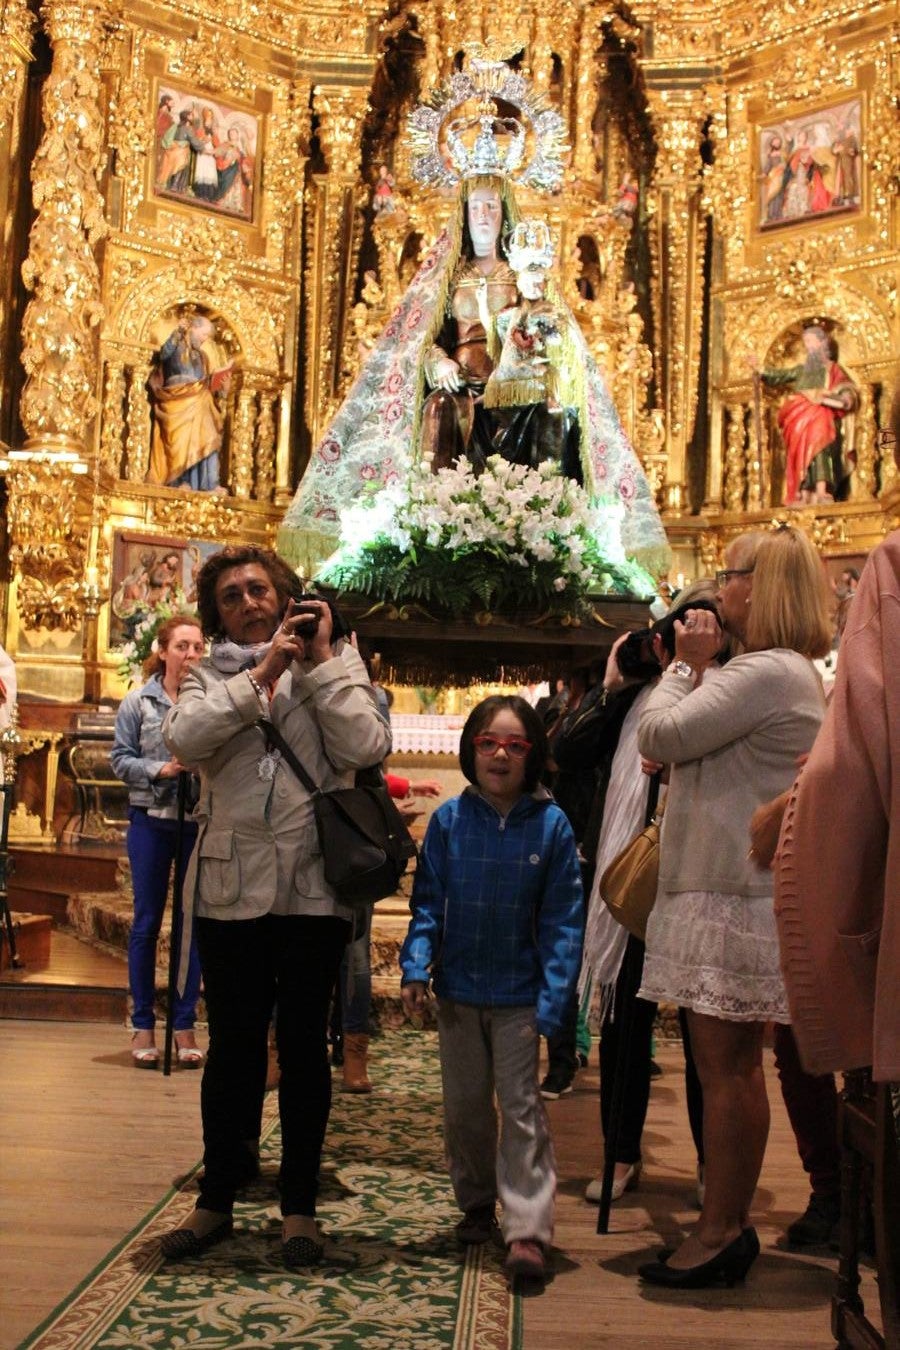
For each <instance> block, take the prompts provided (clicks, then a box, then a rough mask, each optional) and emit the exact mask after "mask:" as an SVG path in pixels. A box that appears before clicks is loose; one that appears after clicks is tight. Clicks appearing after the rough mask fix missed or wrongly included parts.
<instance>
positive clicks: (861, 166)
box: [755, 93, 865, 234]
mask: <svg viewBox="0 0 900 1350" xmlns="http://www.w3.org/2000/svg"><path fill="white" fill-rule="evenodd" d="M863 123H864V100H863V95H862V94H861V93H855V94H853V95H852V96H851V97H850V98H842V99H838V100H834V101H831V102H829V103H825V104H819V105H818V106H816V107H814V108H807V107H804V108H802V109H797V110H796V111H788V112H785V113H783V114H780V115H772V116H768V117H765V118H760V120H759V122H758V123H757V124H756V128H755V155H756V174H755V176H756V188H757V191H756V212H755V225H756V229H757V230H758V231H759V232H760V233H761V234H763V233H764V234H768V233H769V232H771V231H773V230H779V229H782V228H785V227H789V226H791V225H798V224H809V223H811V222H816V223H825V222H827V221H830V220H831V219H834V218H841V219H843V218H846V217H847V216H855V215H860V214H862V212H863V209H864V208H863V198H864V173H865V161H864V125H863Z"/></svg>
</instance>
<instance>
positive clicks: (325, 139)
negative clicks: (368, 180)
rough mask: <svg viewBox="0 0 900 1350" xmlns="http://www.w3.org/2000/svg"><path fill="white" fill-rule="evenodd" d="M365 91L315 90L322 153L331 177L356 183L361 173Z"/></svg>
mask: <svg viewBox="0 0 900 1350" xmlns="http://www.w3.org/2000/svg"><path fill="white" fill-rule="evenodd" d="M367 99H368V92H367V90H365V89H362V90H360V89H339V88H333V87H329V88H325V87H324V86H322V85H317V86H316V88H315V89H314V90H313V108H314V111H315V113H316V116H317V117H318V119H319V136H320V143H321V146H322V153H323V154H324V156H325V160H326V162H327V164H328V170H329V173H331V174H332V175H333V176H334V177H335V178H343V179H349V180H350V181H355V180H356V176H357V173H358V172H359V132H360V127H361V125H362V119H363V117H364V116H365V111H366V103H367Z"/></svg>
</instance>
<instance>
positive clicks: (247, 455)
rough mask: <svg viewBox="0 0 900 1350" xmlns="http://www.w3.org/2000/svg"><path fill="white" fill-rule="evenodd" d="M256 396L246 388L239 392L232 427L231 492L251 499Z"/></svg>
mask: <svg viewBox="0 0 900 1350" xmlns="http://www.w3.org/2000/svg"><path fill="white" fill-rule="evenodd" d="M255 401H256V394H255V391H254V390H253V389H250V388H247V387H246V386H244V387H243V388H242V389H240V390H239V391H238V396H237V402H236V406H235V410H234V419H233V422H232V427H231V491H232V494H233V495H234V496H235V497H245V498H249V496H250V489H251V487H252V485H253V423H254V412H255Z"/></svg>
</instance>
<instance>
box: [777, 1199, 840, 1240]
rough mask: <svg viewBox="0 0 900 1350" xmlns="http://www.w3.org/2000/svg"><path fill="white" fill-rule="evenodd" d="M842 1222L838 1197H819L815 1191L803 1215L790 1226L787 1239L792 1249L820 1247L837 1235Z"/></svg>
mask: <svg viewBox="0 0 900 1350" xmlns="http://www.w3.org/2000/svg"><path fill="white" fill-rule="evenodd" d="M840 1220H841V1202H840V1197H839V1196H837V1195H817V1194H816V1193H815V1191H813V1193H812V1195H811V1196H810V1197H809V1204H808V1205H807V1206H806V1213H805V1214H801V1215H800V1218H799V1219H795V1220H794V1222H793V1223H792V1224H790V1225H789V1226H788V1230H787V1233H786V1237H787V1240H788V1242H789V1243H790V1244H791V1246H792V1247H819V1246H822V1245H824V1244H825V1243H827V1242H830V1241H831V1240H832V1238H833V1237H835V1236H836V1235H837V1230H838V1225H839V1224H840Z"/></svg>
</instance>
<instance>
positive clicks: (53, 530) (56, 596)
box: [7, 456, 86, 632]
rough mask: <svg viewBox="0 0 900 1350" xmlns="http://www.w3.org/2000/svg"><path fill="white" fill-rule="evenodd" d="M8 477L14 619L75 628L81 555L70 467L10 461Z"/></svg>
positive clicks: (79, 608)
mask: <svg viewBox="0 0 900 1350" xmlns="http://www.w3.org/2000/svg"><path fill="white" fill-rule="evenodd" d="M81 467H82V468H83V467H84V466H83V465H82V466H81ZM7 482H8V485H9V513H8V514H9V537H10V545H11V547H10V561H11V563H12V566H13V569H14V570H15V571H16V572H17V573H18V587H17V593H16V603H17V607H18V612H19V622H20V624H21V625H22V626H23V627H25V628H49V629H61V630H63V631H64V632H74V631H75V630H76V629H78V628H79V627H80V624H81V615H82V606H81V602H80V599H79V586H80V583H81V581H82V580H83V577H84V568H85V561H86V558H85V546H84V542H83V535H82V538H79V530H78V528H77V522H76V509H75V508H76V481H75V476H74V474H73V472H72V466H71V465H70V464H65V463H60V462H58V461H55V460H54V459H52V458H50V457H49V456H40V457H36V458H34V459H30V460H27V461H24V462H21V463H15V464H13V465H11V466H10V469H9V471H8V474H7Z"/></svg>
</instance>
